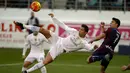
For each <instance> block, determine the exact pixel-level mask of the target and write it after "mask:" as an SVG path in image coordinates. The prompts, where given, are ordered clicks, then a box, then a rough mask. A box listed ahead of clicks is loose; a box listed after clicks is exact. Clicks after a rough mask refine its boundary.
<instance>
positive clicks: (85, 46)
mask: <svg viewBox="0 0 130 73" xmlns="http://www.w3.org/2000/svg"><path fill="white" fill-rule="evenodd" d="M83 49H86V50H87V51H91V50H93V49H94V46H93V45H92V44H89V43H88V42H87V41H85V43H84V48H83Z"/></svg>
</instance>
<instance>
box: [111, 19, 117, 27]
mask: <svg viewBox="0 0 130 73" xmlns="http://www.w3.org/2000/svg"><path fill="white" fill-rule="evenodd" d="M110 27H111V28H117V23H116V22H115V21H114V20H112V21H111V25H110Z"/></svg>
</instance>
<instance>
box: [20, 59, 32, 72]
mask: <svg viewBox="0 0 130 73" xmlns="http://www.w3.org/2000/svg"><path fill="white" fill-rule="evenodd" d="M31 64H32V62H30V61H25V62H24V65H23V67H22V71H25V70H27V68H28V66H29V65H31Z"/></svg>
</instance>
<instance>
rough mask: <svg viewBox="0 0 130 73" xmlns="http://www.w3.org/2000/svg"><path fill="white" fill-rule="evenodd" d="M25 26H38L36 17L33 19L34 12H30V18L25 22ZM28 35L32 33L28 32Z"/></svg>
mask: <svg viewBox="0 0 130 73" xmlns="http://www.w3.org/2000/svg"><path fill="white" fill-rule="evenodd" d="M27 25H33V26H40V24H39V20H38V18H37V17H35V14H34V12H31V17H30V18H29V19H28V21H27ZM28 31H29V34H31V33H32V31H30V30H28Z"/></svg>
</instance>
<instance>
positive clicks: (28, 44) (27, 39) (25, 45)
mask: <svg viewBox="0 0 130 73" xmlns="http://www.w3.org/2000/svg"><path fill="white" fill-rule="evenodd" d="M29 47H30V42H29V36H27V38H26V40H25V43H24V48H23V53H22V55H25V53H26V51H27V49H28V48H29Z"/></svg>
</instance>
